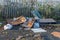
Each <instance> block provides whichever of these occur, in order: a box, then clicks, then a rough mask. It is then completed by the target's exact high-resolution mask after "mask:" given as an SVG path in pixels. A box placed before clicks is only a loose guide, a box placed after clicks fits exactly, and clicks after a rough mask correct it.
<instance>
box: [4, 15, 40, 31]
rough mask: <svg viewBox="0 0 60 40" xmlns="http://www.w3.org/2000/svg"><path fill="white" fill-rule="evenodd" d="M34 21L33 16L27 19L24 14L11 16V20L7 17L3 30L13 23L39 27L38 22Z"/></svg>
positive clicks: (27, 26)
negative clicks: (15, 16)
mask: <svg viewBox="0 0 60 40" xmlns="http://www.w3.org/2000/svg"><path fill="white" fill-rule="evenodd" d="M35 21H36V19H35V18H28V19H27V18H26V17H24V16H20V17H17V18H13V19H12V20H10V19H9V20H7V24H6V25H4V30H7V29H11V28H12V27H13V25H20V24H21V26H22V27H23V28H32V27H33V25H34V27H35V28H39V23H38V22H35Z"/></svg>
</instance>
